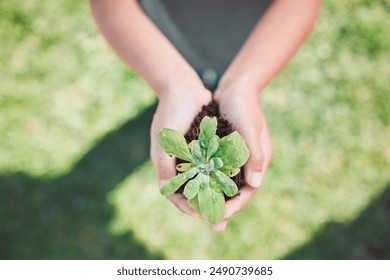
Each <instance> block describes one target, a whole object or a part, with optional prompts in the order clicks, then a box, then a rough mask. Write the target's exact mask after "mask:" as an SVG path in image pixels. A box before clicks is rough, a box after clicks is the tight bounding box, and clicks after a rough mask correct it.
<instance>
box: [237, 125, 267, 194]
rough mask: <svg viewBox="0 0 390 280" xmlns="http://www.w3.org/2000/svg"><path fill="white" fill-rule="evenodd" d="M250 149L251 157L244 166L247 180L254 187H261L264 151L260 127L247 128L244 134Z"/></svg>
mask: <svg viewBox="0 0 390 280" xmlns="http://www.w3.org/2000/svg"><path fill="white" fill-rule="evenodd" d="M242 136H243V137H244V139H245V142H246V144H247V146H248V149H249V159H248V161H247V163H246V164H245V166H244V173H245V180H246V182H247V184H248V185H249V186H251V187H253V188H258V187H260V185H261V183H262V181H263V173H262V171H263V164H264V152H263V150H262V148H261V140H260V139H261V137H260V136H261V132H260V131H259V128H258V127H256V128H254V129H250V130H247V131H246V133H245V132H244V133H243V135H242Z"/></svg>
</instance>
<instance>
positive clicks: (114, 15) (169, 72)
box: [89, 0, 201, 95]
mask: <svg viewBox="0 0 390 280" xmlns="http://www.w3.org/2000/svg"><path fill="white" fill-rule="evenodd" d="M89 2H90V6H91V11H92V14H93V17H94V19H95V21H96V23H97V25H98V27H99V29H100V31H101V33H102V34H103V35H104V37H105V38H106V40H107V42H108V43H109V45H110V46H111V47H112V48H113V50H114V51H115V52H116V53H117V55H118V56H119V57H120V58H121V59H122V60H123V61H124V62H125V63H126V64H127V65H128V66H129V67H130V68H131V69H133V70H134V71H135V72H137V73H138V74H139V75H140V76H142V77H143V78H144V79H145V80H146V82H147V83H148V84H149V85H150V86H151V87H152V88H153V89H154V91H155V92H156V93H157V94H158V95H161V94H163V93H164V92H167V91H169V89H170V88H171V87H172V86H175V85H178V84H180V85H181V86H183V87H193V86H194V84H195V85H196V86H198V84H199V85H201V81H200V80H199V78H198V76H197V74H196V72H195V71H194V70H193V69H192V67H191V66H190V65H189V64H188V63H187V61H186V60H185V59H184V58H183V57H182V56H181V54H180V53H179V52H178V51H177V50H176V49H175V47H174V46H173V45H172V44H171V43H170V42H169V40H168V39H167V38H166V37H165V36H164V35H163V34H162V33H161V31H160V30H159V29H158V28H157V27H156V26H155V25H154V23H153V22H152V21H151V20H150V19H149V18H148V17H147V16H146V15H145V13H144V12H143V11H142V9H141V7H140V6H139V4H138V2H137V1H136V0H115V1H112V0H90V1H89Z"/></svg>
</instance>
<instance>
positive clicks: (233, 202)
mask: <svg viewBox="0 0 390 280" xmlns="http://www.w3.org/2000/svg"><path fill="white" fill-rule="evenodd" d="M256 191H257V189H256V188H252V187H249V186H245V187H243V188H241V189H240V192H239V194H238V195H237V196H235V197H233V198H232V199H230V200H228V201H227V202H226V210H225V218H224V220H228V219H230V218H231V217H232V216H233V215H234V214H236V213H237V212H238V211H240V210H241V209H242V208H243V207H244V206H245V205H246V204H247V203H248V201H249V200H250V199H251V198H252V197H253V196H254V195H255V193H256Z"/></svg>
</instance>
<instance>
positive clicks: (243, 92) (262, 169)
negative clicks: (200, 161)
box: [212, 87, 272, 231]
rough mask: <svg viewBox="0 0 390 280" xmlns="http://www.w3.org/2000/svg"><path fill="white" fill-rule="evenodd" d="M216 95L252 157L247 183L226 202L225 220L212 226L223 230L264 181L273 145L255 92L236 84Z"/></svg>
mask: <svg viewBox="0 0 390 280" xmlns="http://www.w3.org/2000/svg"><path fill="white" fill-rule="evenodd" d="M215 98H216V100H217V101H218V103H219V108H220V112H221V115H222V116H223V117H224V118H226V119H227V120H228V121H230V122H231V123H232V124H233V127H234V128H236V129H237V130H238V132H239V133H240V134H241V135H242V136H243V137H244V139H245V141H246V144H247V146H248V148H249V152H250V156H249V160H248V162H247V163H246V164H245V166H244V172H245V180H246V182H247V184H248V185H247V186H244V187H243V188H241V190H240V195H238V196H236V197H234V198H233V199H230V200H229V201H228V202H227V204H226V212H225V219H224V222H222V223H221V224H219V225H215V226H212V229H213V230H215V231H222V230H224V228H225V227H226V224H227V221H228V220H229V219H230V218H231V216H233V215H234V214H236V213H237V212H238V211H240V210H241V208H242V207H244V206H245V205H246V203H248V201H249V199H250V198H251V197H252V196H253V195H254V194H255V193H256V191H257V188H258V187H259V186H260V185H261V183H262V181H263V178H264V175H265V173H266V171H267V168H268V165H269V163H270V161H271V158H272V147H271V141H270V138H269V133H268V128H267V124H266V121H265V118H264V115H263V113H262V111H261V108H260V104H259V99H258V95H257V93H256V92H251V90H250V89H249V90H248V89H247V88H245V87H236V88H233V89H229V90H226V91H221V90H217V92H216V93H215Z"/></svg>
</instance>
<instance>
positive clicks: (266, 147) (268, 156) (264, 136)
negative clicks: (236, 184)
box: [261, 122, 272, 179]
mask: <svg viewBox="0 0 390 280" xmlns="http://www.w3.org/2000/svg"><path fill="white" fill-rule="evenodd" d="M261 144H262V150H263V153H264V163H263V167H262V174H263V179H264V175H265V174H266V172H267V169H268V166H269V164H270V163H271V160H272V144H271V139H270V137H269V131H268V127H267V124H266V123H265V122H264V124H263V130H262V132H261Z"/></svg>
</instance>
